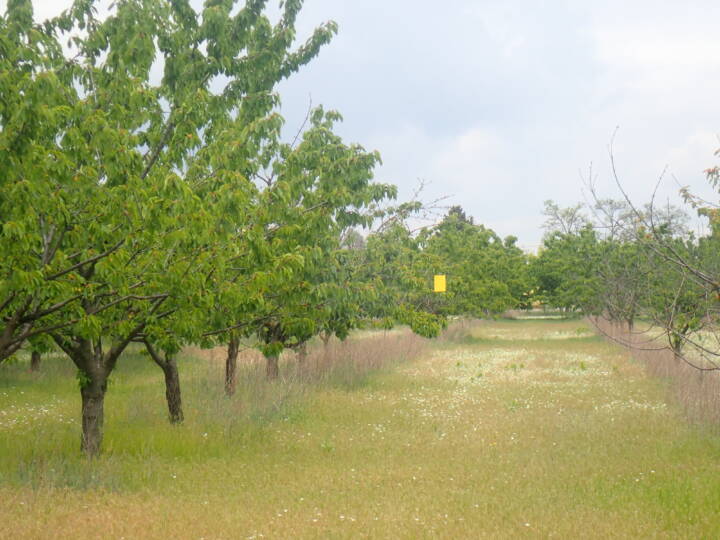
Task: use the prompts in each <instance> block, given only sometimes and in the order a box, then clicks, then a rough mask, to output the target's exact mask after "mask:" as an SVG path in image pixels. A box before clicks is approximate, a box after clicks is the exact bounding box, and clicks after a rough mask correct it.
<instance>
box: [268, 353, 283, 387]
mask: <svg viewBox="0 0 720 540" xmlns="http://www.w3.org/2000/svg"><path fill="white" fill-rule="evenodd" d="M265 359H266V362H267V363H266V369H265V372H266V374H267V378H268V379H270V380H271V381H274V380H275V379H277V378H278V377H279V376H280V367H279V365H278V355H277V354H275V355H272V356H266V357H265Z"/></svg>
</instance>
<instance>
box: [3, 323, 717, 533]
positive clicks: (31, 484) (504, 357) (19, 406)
mask: <svg viewBox="0 0 720 540" xmlns="http://www.w3.org/2000/svg"><path fill="white" fill-rule="evenodd" d="M453 335H454V338H452V339H446V340H444V341H440V342H437V343H433V344H431V345H430V346H429V347H428V348H426V349H425V350H424V351H420V350H419V349H417V350H414V352H413V353H412V354H408V355H406V356H414V357H415V358H414V359H412V360H406V361H399V362H395V363H391V364H389V365H386V366H385V367H384V368H382V369H379V370H377V371H376V372H373V373H372V374H369V375H368V374H364V375H363V374H359V375H357V374H356V375H357V376H354V377H349V376H343V375H342V373H341V374H340V375H338V374H335V375H333V376H330V377H326V378H324V379H323V380H321V381H317V382H315V383H314V384H313V385H311V386H310V387H309V388H308V387H301V386H300V385H299V384H297V383H295V382H292V381H290V382H281V383H272V384H267V383H265V382H264V381H263V380H262V377H261V375H260V373H261V372H260V370H259V369H256V368H255V367H253V366H252V365H249V366H247V367H246V368H245V369H246V371H245V373H244V375H243V377H244V379H242V380H244V381H245V383H244V385H242V384H241V385H240V387H239V389H238V395H237V396H236V398H237V399H233V400H228V399H226V398H225V397H224V396H223V395H222V380H221V372H220V367H221V366H220V365H219V363H218V362H217V361H213V360H212V359H208V358H203V359H201V360H198V359H193V358H191V357H190V356H187V357H185V358H183V359H182V361H181V366H180V368H181V377H182V379H183V386H184V401H185V408H186V417H187V421H186V422H185V424H184V425H183V426H180V427H171V426H169V425H167V423H166V420H165V409H164V402H163V387H162V374H161V372H160V370H158V369H157V368H155V367H154V366H152V365H150V362H149V361H148V360H147V359H146V358H143V357H141V356H140V355H135V356H131V357H130V358H128V359H127V361H124V362H122V363H121V365H120V366H119V368H118V372H117V373H116V374H115V375H114V376H113V383H112V385H111V386H110V390H109V393H108V398H107V404H106V432H105V433H106V435H105V443H104V448H105V452H104V455H103V456H102V457H101V458H100V459H97V460H95V461H93V462H87V461H86V460H84V459H83V458H82V457H80V456H79V451H78V447H79V433H78V431H79V426H78V414H77V412H78V408H79V403H78V401H79V396H78V395H77V394H78V392H77V389H76V383H75V382H74V370H72V369H71V368H70V365H69V361H66V360H60V359H57V360H55V361H53V360H47V361H46V362H45V364H44V366H43V373H42V374H41V375H35V374H30V373H28V372H27V367H26V366H24V365H23V364H16V365H13V366H7V367H4V368H2V370H0V500H1V501H2V503H1V504H0V537H3V538H47V537H59V538H62V537H72V538H139V537H150V538H196V539H198V538H206V539H209V538H346V537H347V538H435V537H437V538H482V537H488V538H516V537H519V538H523V537H526V538H538V537H543V538H544V537H555V538H656V537H658V538H720V438H718V437H717V436H716V435H713V433H714V432H713V431H712V430H710V429H706V428H703V427H702V426H697V425H691V424H689V423H688V422H687V421H686V420H685V419H684V417H683V416H682V414H681V413H680V412H679V409H678V408H676V407H675V405H673V403H672V402H668V401H666V396H667V395H668V392H667V388H666V385H665V383H664V382H663V381H662V380H658V379H652V378H648V377H647V376H646V375H645V373H644V370H643V368H642V366H641V365H640V364H638V363H636V362H634V361H632V360H631V359H629V357H628V354H627V352H626V351H624V350H622V349H620V348H619V347H617V346H615V345H612V344H610V343H607V342H605V341H603V340H602V339H600V338H598V337H596V336H595V335H594V334H593V333H592V332H591V330H590V328H589V327H588V326H586V325H585V324H584V323H583V322H581V321H577V320H576V321H558V320H528V321H498V322H484V323H480V324H476V325H470V326H467V327H466V328H465V329H464V330H460V331H456V332H454V334H453ZM380 339H381V338H380V337H373V336H370V337H368V336H366V335H365V336H363V337H362V339H358V340H357V342H358V343H359V342H363V343H365V344H364V345H363V347H364V348H367V347H369V345H367V342H368V340H375V341H376V342H377V343H380V344H381V345H379V346H377V349H376V352H375V353H373V354H381V351H382V350H384V349H383V347H385V348H388V347H391V345H390V343H392V342H394V341H397V340H401V339H404V338H403V337H402V336H401V335H398V334H390V335H388V336H386V337H385V340H387V341H386V342H385V345H382V343H381V342H380V341H378V340H380ZM394 356H402V355H398V354H395V355H394Z"/></svg>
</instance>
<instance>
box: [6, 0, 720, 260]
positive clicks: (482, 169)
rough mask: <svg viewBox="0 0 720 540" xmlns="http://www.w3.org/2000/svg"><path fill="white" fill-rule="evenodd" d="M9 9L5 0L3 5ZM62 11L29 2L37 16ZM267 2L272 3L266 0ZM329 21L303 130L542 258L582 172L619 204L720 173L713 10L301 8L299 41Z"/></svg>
mask: <svg viewBox="0 0 720 540" xmlns="http://www.w3.org/2000/svg"><path fill="white" fill-rule="evenodd" d="M6 1H7V0H0V6H2V7H3V11H4V6H5V4H6ZM69 3H70V2H69V0H55V1H48V0H39V1H37V2H34V4H35V6H36V13H37V16H38V17H42V16H43V15H45V14H51V13H55V12H57V11H59V10H60V9H61V8H62V7H67V6H68V5H69ZM271 3H273V2H272V1H271ZM330 19H332V20H335V21H337V23H338V24H339V27H340V31H339V34H338V36H337V37H336V38H335V39H334V41H333V42H332V43H331V44H330V45H328V46H326V47H325V48H324V49H323V51H322V52H321V54H320V56H319V57H318V58H317V59H316V60H314V61H313V62H312V63H311V64H310V65H308V66H306V67H305V68H303V69H302V70H301V71H300V73H298V74H297V75H295V76H294V77H293V78H292V79H291V80H290V81H287V82H285V83H283V84H282V86H281V88H280V92H281V95H282V98H283V103H284V105H283V113H284V115H285V116H286V118H287V120H288V127H289V128H292V127H296V126H298V125H299V124H300V123H301V122H302V119H303V117H304V115H305V111H306V109H307V106H308V102H309V100H310V97H312V102H313V104H315V105H317V104H323V105H324V106H325V107H326V108H331V109H336V110H338V111H340V112H341V113H342V114H343V116H344V118H345V122H344V123H343V125H342V126H341V127H340V132H341V133H342V134H343V136H345V137H346V138H347V139H348V140H349V141H353V142H359V143H361V144H362V145H364V146H365V147H366V148H368V149H377V150H379V151H380V152H381V154H382V156H383V161H384V165H383V166H382V167H381V168H380V169H378V171H377V175H376V176H377V178H378V180H381V181H386V182H392V183H395V184H397V185H398V186H399V187H400V191H401V196H403V197H409V196H410V194H411V193H412V191H413V189H414V187H415V186H416V185H417V183H418V179H423V180H425V181H427V182H429V186H428V188H427V189H426V194H425V198H426V199H433V198H435V197H438V196H441V195H450V196H451V198H450V199H449V202H448V204H460V205H462V206H463V208H465V210H466V212H467V213H468V214H470V215H472V216H474V217H475V220H476V222H478V223H483V224H485V225H487V226H489V227H491V228H493V229H495V230H496V231H497V232H498V233H499V234H500V235H501V236H505V235H509V234H513V235H515V236H518V237H519V238H520V244H521V245H523V246H526V247H528V248H534V247H535V246H536V245H537V244H538V243H539V242H540V237H541V236H542V230H541V228H540V227H541V224H542V222H543V217H542V215H541V211H542V208H543V201H544V200H546V199H554V200H555V201H557V202H558V203H560V204H561V205H570V204H573V203H575V202H578V201H582V200H583V181H582V177H587V176H588V171H589V169H590V166H591V164H592V170H593V176H594V177H596V183H597V185H598V188H599V190H600V192H601V193H602V195H603V196H607V197H618V196H619V195H618V192H617V190H616V189H615V188H614V187H613V184H612V178H611V175H610V169H609V155H608V145H609V143H610V141H611V139H612V137H613V133H615V131H616V127H618V126H619V129H618V130H617V134H616V136H615V143H614V155H615V158H616V162H617V167H618V172H619V174H620V176H621V180H622V182H623V184H624V185H625V187H626V188H627V189H628V192H629V193H630V194H631V196H632V197H633V198H635V200H636V201H638V202H643V201H645V200H646V199H648V198H649V196H650V194H651V192H652V190H653V189H654V186H655V184H656V182H657V180H658V177H659V176H660V174H661V173H662V172H663V170H664V169H665V168H666V167H667V173H666V180H665V181H664V183H663V187H662V190H661V191H662V198H663V200H667V197H672V198H673V199H674V200H676V201H677V200H678V199H677V196H676V193H677V190H678V185H677V183H676V182H679V183H680V184H681V185H690V186H691V187H692V188H693V189H695V190H696V191H697V192H699V193H701V194H703V195H705V196H712V192H711V190H710V189H709V188H708V186H707V185H706V181H705V177H704V175H703V170H704V169H706V168H708V167H710V166H712V165H715V164H717V163H718V162H720V158H716V157H715V156H714V155H713V153H714V151H715V150H716V149H718V148H720V139H719V138H718V137H719V135H720V103H719V101H720V32H718V31H717V21H718V20H720V2H717V0H715V1H710V0H708V1H705V0H698V1H692V0H686V1H684V2H680V1H668V2H663V1H658V0H655V1H648V0H632V1H631V2H628V1H627V0H624V1H619V0H605V1H604V2H589V1H587V2H582V1H579V0H578V1H544V2H539V1H534V2H530V1H522V0H516V1H514V2H507V1H499V0H498V1H495V0H492V1H484V0H452V1H450V2H446V3H444V4H441V3H438V2H437V1H429V0H412V1H411V0H362V1H361V0H353V1H350V0H306V1H305V8H304V10H303V13H302V15H301V18H300V22H299V38H301V39H304V38H305V37H307V36H308V35H309V34H310V33H311V31H312V28H313V27H314V26H316V25H317V24H319V23H321V22H324V21H326V20H330Z"/></svg>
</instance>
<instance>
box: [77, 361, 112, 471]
mask: <svg viewBox="0 0 720 540" xmlns="http://www.w3.org/2000/svg"><path fill="white" fill-rule="evenodd" d="M83 376H84V377H87V378H86V379H83V380H82V381H81V387H80V395H81V396H82V440H81V443H80V449H81V450H82V451H83V452H85V454H86V455H87V456H88V457H95V456H97V455H98V454H99V453H100V445H101V444H102V439H103V420H104V406H105V392H106V391H107V374H105V373H102V372H100V373H97V372H96V373H94V374H91V373H87V372H83Z"/></svg>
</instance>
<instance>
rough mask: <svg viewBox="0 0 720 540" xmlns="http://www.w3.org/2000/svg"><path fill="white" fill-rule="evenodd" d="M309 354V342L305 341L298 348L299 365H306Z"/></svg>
mask: <svg viewBox="0 0 720 540" xmlns="http://www.w3.org/2000/svg"><path fill="white" fill-rule="evenodd" d="M307 356H308V352H307V341H303V342H302V343H301V344H300V345H298V347H297V359H298V364H300V365H301V366H303V365H305V361H306V360H307Z"/></svg>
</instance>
